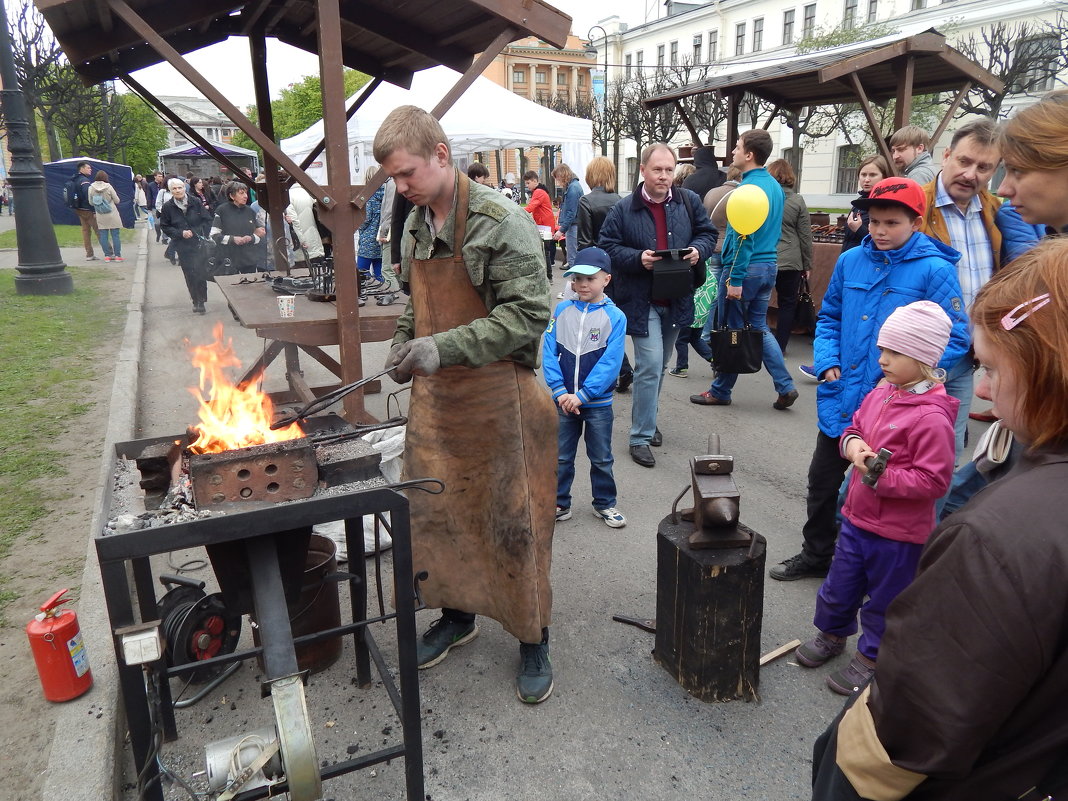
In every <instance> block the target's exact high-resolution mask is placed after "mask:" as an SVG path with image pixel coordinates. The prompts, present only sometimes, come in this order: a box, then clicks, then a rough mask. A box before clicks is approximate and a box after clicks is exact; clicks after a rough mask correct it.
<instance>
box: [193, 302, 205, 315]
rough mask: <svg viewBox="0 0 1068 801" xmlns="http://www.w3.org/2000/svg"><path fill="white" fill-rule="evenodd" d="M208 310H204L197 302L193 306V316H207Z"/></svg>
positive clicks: (201, 304) (202, 305)
mask: <svg viewBox="0 0 1068 801" xmlns="http://www.w3.org/2000/svg"><path fill="white" fill-rule="evenodd" d="M207 313H208V310H207V309H205V308H204V304H203V303H201V302H200V301H197V302H196V303H194V304H193V314H207Z"/></svg>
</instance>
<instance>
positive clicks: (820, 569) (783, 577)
mask: <svg viewBox="0 0 1068 801" xmlns="http://www.w3.org/2000/svg"><path fill="white" fill-rule="evenodd" d="M830 569H831V566H830V565H822V566H820V565H814V564H812V563H810V562H809V561H808V560H807V559H805V555H804V554H803V553H799V554H798V555H797V556H791V557H790V558H789V559H787V560H785V561H783V562H780V563H779V564H777V565H775V567H773V568H772V569H771V570H769V571H768V575H769V576H771V577H772V578H773V579H775V580H776V581H797V580H798V579H803V578H825V577H826V576H827V571H829V570H830Z"/></svg>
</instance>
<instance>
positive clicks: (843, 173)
mask: <svg viewBox="0 0 1068 801" xmlns="http://www.w3.org/2000/svg"><path fill="white" fill-rule="evenodd" d="M859 164H860V145H842V146H841V147H840V148H838V175H837V179H836V181H835V187H834V191H835V192H837V193H838V194H840V195H851V194H853V193H854V192H856V191H857V173H858V172H859V167H858V165H859Z"/></svg>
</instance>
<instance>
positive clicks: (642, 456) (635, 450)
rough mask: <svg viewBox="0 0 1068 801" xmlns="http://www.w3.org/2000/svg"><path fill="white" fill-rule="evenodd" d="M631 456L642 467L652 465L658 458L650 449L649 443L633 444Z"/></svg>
mask: <svg viewBox="0 0 1068 801" xmlns="http://www.w3.org/2000/svg"><path fill="white" fill-rule="evenodd" d="M630 458H631V459H633V460H634V461H635V462H637V463H638V464H640V465H641V466H642V467H652V466H653V465H655V464H656V459H655V458H654V457H653V452H652V451H651V450H649V446H648V445H631V446H630Z"/></svg>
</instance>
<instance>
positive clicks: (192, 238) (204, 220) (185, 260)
mask: <svg viewBox="0 0 1068 801" xmlns="http://www.w3.org/2000/svg"><path fill="white" fill-rule="evenodd" d="M167 188H168V190H169V191H170V193H171V199H170V200H168V201H167V202H166V203H164V204H163V208H162V210H161V211H160V218H159V224H160V228H162V229H163V233H164V234H166V235H167V236H169V237H170V239H171V242H172V243H173V247H174V249H175V251H176V252H177V253H178V263H179V264H181V265H182V274H183V275H184V276H185V286H186V289H187V290H189V299H190V300H191V301H193V314H206V313H207V309H206V308H205V306H204V304H205V303H206V302H207V300H208V284H207V280H206V273H205V262H204V257H203V248H201V246H200V241H201V239H202V238H203V237H205V236H206V235H207V233H208V228H209V226H210V225H211V215H210V214H209V213H208V210H207V209H205V208H204V204H203V203H201V202H200V199H199V198H197V197H195V196H191V195H189V194H187V193H186V191H185V182H184V181H183V180H182V179H181V178H172V179H171V180H170V181H168V187H167Z"/></svg>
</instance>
